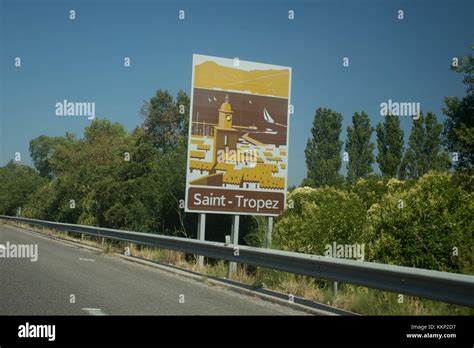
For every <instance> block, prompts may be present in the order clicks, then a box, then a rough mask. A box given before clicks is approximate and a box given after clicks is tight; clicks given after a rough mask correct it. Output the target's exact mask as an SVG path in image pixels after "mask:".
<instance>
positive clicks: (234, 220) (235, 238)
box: [227, 215, 240, 279]
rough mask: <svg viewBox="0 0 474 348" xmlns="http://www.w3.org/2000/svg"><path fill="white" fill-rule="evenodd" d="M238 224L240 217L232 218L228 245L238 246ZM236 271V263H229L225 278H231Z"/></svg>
mask: <svg viewBox="0 0 474 348" xmlns="http://www.w3.org/2000/svg"><path fill="white" fill-rule="evenodd" d="M239 223H240V216H239V215H234V216H233V217H232V230H231V234H230V243H231V244H233V245H239ZM236 270H237V263H236V262H229V272H228V276H227V278H229V279H230V278H232V275H233V274H234V273H235V271H236Z"/></svg>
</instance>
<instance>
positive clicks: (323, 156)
mask: <svg viewBox="0 0 474 348" xmlns="http://www.w3.org/2000/svg"><path fill="white" fill-rule="evenodd" d="M341 129H342V115H341V114H340V113H337V112H335V111H333V110H331V109H326V108H318V109H317V110H316V114H315V116H314V121H313V128H312V129H311V133H312V138H310V139H309V140H308V143H307V145H306V150H305V155H306V166H307V168H308V174H307V178H306V179H305V181H304V183H305V184H307V185H309V186H314V187H319V186H326V185H327V186H336V185H340V184H341V183H342V176H341V174H339V170H340V169H341V149H342V141H341V140H340V139H339V137H340V135H341Z"/></svg>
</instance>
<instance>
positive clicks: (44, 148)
mask: <svg viewBox="0 0 474 348" xmlns="http://www.w3.org/2000/svg"><path fill="white" fill-rule="evenodd" d="M72 140H74V135H73V134H71V133H66V136H65V137H50V136H47V135H40V136H39V137H37V138H35V139H33V140H31V141H30V155H31V158H32V159H33V164H34V166H35V168H36V170H38V172H39V174H40V176H42V177H44V178H51V177H52V175H53V173H52V169H51V166H50V163H49V160H50V159H51V156H52V155H53V153H54V150H55V148H56V147H57V146H58V145H61V144H64V143H65V142H66V141H72Z"/></svg>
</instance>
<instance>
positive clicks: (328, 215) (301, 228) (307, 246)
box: [273, 187, 367, 255]
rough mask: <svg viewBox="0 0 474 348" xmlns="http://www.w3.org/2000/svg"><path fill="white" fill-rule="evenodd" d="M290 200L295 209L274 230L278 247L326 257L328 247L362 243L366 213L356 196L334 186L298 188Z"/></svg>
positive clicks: (292, 193) (280, 219) (289, 211)
mask: <svg viewBox="0 0 474 348" xmlns="http://www.w3.org/2000/svg"><path fill="white" fill-rule="evenodd" d="M288 199H289V200H291V201H293V204H294V207H293V208H288V209H286V210H285V212H284V213H283V214H282V215H281V216H280V218H279V219H278V220H277V222H276V223H275V227H274V237H273V238H274V241H275V244H276V246H277V247H278V248H280V249H283V250H291V251H297V252H303V253H309V254H319V255H323V254H324V251H325V246H326V245H327V244H332V243H333V242H336V243H338V244H355V243H362V242H363V235H364V233H365V231H366V227H367V218H366V210H365V208H364V205H363V204H362V202H361V200H360V199H359V198H358V197H357V195H356V194H354V193H350V192H345V191H342V190H340V189H336V188H332V187H324V188H316V189H314V188H310V187H302V188H297V189H295V190H294V191H293V192H291V193H290V194H289V196H288Z"/></svg>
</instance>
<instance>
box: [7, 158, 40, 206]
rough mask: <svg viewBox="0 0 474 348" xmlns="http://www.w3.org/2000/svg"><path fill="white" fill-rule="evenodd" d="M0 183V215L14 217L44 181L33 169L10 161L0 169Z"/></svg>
mask: <svg viewBox="0 0 474 348" xmlns="http://www.w3.org/2000/svg"><path fill="white" fill-rule="evenodd" d="M0 183H1V185H0V214H3V215H15V214H16V212H17V209H18V208H23V206H24V205H25V203H26V201H27V200H28V197H29V196H30V195H31V194H32V193H34V192H35V191H36V190H37V189H38V188H39V187H41V186H42V185H43V184H44V183H45V179H43V178H41V177H40V176H39V175H38V173H37V172H36V171H35V170H34V169H33V168H30V167H28V166H25V165H20V164H16V163H14V162H12V161H10V162H9V163H8V164H7V165H6V166H4V167H1V168H0Z"/></svg>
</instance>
